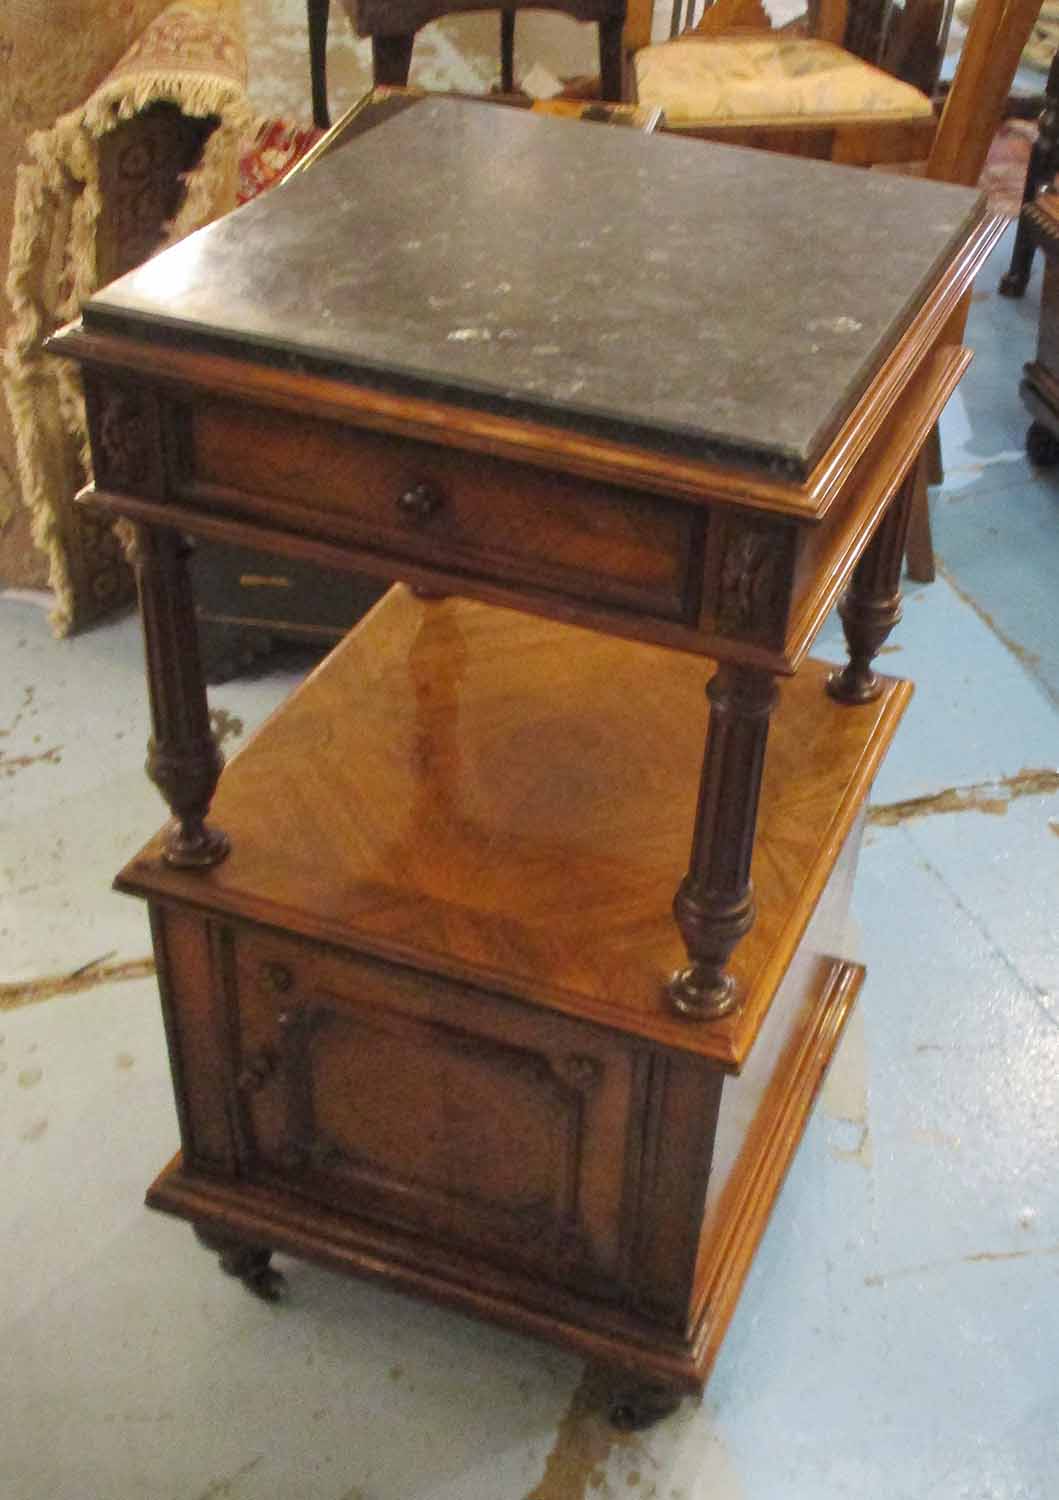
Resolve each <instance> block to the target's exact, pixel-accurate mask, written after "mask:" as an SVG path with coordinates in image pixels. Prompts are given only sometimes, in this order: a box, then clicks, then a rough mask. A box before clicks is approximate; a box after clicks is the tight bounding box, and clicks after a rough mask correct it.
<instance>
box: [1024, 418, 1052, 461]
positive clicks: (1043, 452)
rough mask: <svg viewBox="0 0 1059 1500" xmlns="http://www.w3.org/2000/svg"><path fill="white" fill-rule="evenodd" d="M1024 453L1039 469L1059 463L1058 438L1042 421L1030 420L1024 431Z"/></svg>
mask: <svg viewBox="0 0 1059 1500" xmlns="http://www.w3.org/2000/svg"><path fill="white" fill-rule="evenodd" d="M1026 455H1027V457H1028V458H1029V461H1030V463H1031V464H1036V465H1037V467H1038V468H1039V469H1050V468H1051V467H1052V465H1053V464H1057V463H1059V438H1057V437H1056V436H1055V434H1054V433H1053V432H1051V431H1050V430H1049V429H1048V428H1047V427H1045V425H1044V423H1043V422H1031V423H1030V427H1029V431H1028V432H1027V433H1026Z"/></svg>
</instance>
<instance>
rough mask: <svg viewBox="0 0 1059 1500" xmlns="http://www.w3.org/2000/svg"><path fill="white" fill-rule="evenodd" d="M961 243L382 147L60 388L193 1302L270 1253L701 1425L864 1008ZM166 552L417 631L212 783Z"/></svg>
mask: <svg viewBox="0 0 1059 1500" xmlns="http://www.w3.org/2000/svg"><path fill="white" fill-rule="evenodd" d="M999 228H1000V226H999V224H998V222H997V221H995V220H993V219H991V218H990V217H989V216H988V215H987V213H986V211H985V208H984V204H983V202H982V200H981V199H980V198H979V197H978V196H977V195H976V194H975V193H973V192H969V191H967V190H964V189H959V188H951V187H947V186H939V185H937V184H931V183H924V182H919V181H915V180H912V179H906V178H900V177H889V176H883V175H881V174H875V173H860V172H856V171H853V170H844V169H841V168H836V167H832V166H830V165H821V164H818V163H813V162H804V161H797V160H793V159H790V158H785V157H778V156H769V155H765V154H762V153H757V152H752V151H744V150H739V149H733V148H722V147H712V146H706V145H703V144H702V143H698V142H694V143H687V142H681V141H677V140H674V139H671V138H667V137H648V136H641V135H639V134H637V133H635V132H631V131H630V132H624V131H608V130H592V129H590V128H588V127H583V128H578V129H572V128H570V127H569V126H567V125H565V124H562V123H559V122H553V121H550V120H548V119H542V118H534V117H532V116H529V115H526V114H523V113H521V112H517V111H507V110H497V109H491V108H489V107H487V106H483V105H479V104H475V103H473V102H462V101H455V100H446V99H423V100H419V101H416V100H408V101H405V103H404V104H403V106H402V107H401V108H398V109H395V110H393V109H392V110H390V111H389V112H388V117H387V118H386V119H385V121H384V122H383V123H381V124H379V125H377V127H376V128H373V129H370V130H367V131H366V132H364V133H362V134H361V135H359V136H358V138H357V139H356V140H355V141H351V142H350V143H349V144H348V145H347V146H345V147H344V148H343V149H342V150H336V151H334V152H332V153H331V155H329V156H328V157H326V158H325V159H324V160H322V161H320V162H319V163H318V164H317V165H316V166H314V167H313V169H312V171H310V172H307V173H305V174H302V175H301V176H299V177H297V178H296V179H295V180H293V181H291V182H290V183H289V184H288V185H286V186H284V187H282V188H281V189H279V190H277V191H275V192H273V193H272V194H270V195H268V196H267V197H266V198H265V199H263V200H260V201H257V202H255V203H252V204H250V205H248V206H247V207H246V208H244V209H242V210H240V211H239V212H237V213H236V214H233V215H232V216H230V217H229V218H228V219H226V220H224V221H222V222H221V223H219V224H217V225H214V226H211V227H210V228H209V229H207V230H204V231H202V232H201V233H200V234H198V235H196V236H193V237H192V238H191V239H189V240H187V241H185V242H184V243H183V244H182V245H180V246H177V247H176V248H174V249H173V250H171V251H169V252H167V253H165V254H164V255H162V256H159V257H158V258H157V259H156V260H154V261H153V262H151V263H150V264H149V265H147V266H145V267H143V268H141V269H140V270H139V271H137V272H135V273H133V274H132V275H131V276H128V277H125V278H124V279H123V280H121V281H119V282H117V283H115V284H114V285H113V286H112V287H110V288H108V289H107V290H106V291H104V292H102V293H100V294H99V295H98V296H97V297H96V298H94V299H93V300H92V302H90V303H89V305H88V307H87V308H86V310H85V313H84V318H83V321H82V323H81V324H79V325H77V326H75V327H71V328H69V329H67V330H65V331H64V332H63V333H61V334H60V335H58V336H57V337H56V339H55V340H54V341H53V344H54V347H55V348H56V350H57V351H58V352H60V353H63V354H66V355H68V356H70V357H73V358H75V359H77V360H78V361H80V363H81V365H82V367H83V371H84V379H85V387H86V397H87V401H88V410H89V416H90V427H91V433H92V443H93V459H94V468H95V483H94V486H93V487H92V489H91V490H90V491H89V492H87V493H86V495H85V496H84V503H86V504H91V505H94V506H98V507H102V508H103V509H104V510H106V511H108V512H110V513H112V514H115V515H120V516H124V517H126V518H127V519H129V520H132V521H133V522H135V523H136V524H137V527H138V532H139V545H138V562H137V566H138V573H139V579H140V588H141V600H142V610H143V620H144V629H145V636H146V642H147V654H148V671H149V681H150V691H151V706H152V718H153V726H154V734H153V739H152V742H151V748H150V753H149V770H150V774H151V775H152V776H153V777H154V779H155V781H156V782H157V784H158V785H159V787H160V789H161V790H162V792H163V794H164V796H165V797H166V799H167V801H168V803H169V806H170V809H171V811H172V814H173V820H172V822H171V823H170V824H169V825H168V827H167V828H166V829H164V830H163V831H162V832H161V833H160V834H159V835H158V837H157V838H155V839H154V840H153V841H152V842H151V843H149V844H148V845H147V847H146V848H145V850H144V851H143V852H142V853H141V854H140V855H138V856H137V857H136V858H134V859H133V860H132V861H131V862H130V864H129V865H128V866H127V867H126V869H125V870H124V871H123V872H122V874H121V876H120V877H119V885H120V887H121V888H122V889H125V890H128V891H130V892H133V893H135V894H138V895H140V896H143V897H145V898H146V899H147V900H148V902H149V905H150V908H151V913H152V922H153V924H154V931H155V941H156V951H157V955H158V960H159V974H160V987H161V991H162V1000H163V1007H164V1010H165V1014H166V1017H167V1025H168V1028H169V1039H170V1047H171V1052H172V1063H173V1074H174V1081H175V1087H176V1092H177V1098H178V1104H179V1109H180V1118H181V1133H182V1151H181V1154H180V1156H178V1157H177V1158H176V1159H175V1160H174V1162H173V1163H171V1164H170V1166H169V1167H168V1168H167V1169H166V1170H165V1171H164V1172H163V1174H162V1176H161V1177H160V1178H159V1179H158V1181H157V1182H156V1183H155V1185H154V1186H153V1187H152V1189H151V1192H150V1195H149V1201H150V1202H151V1203H153V1204H154V1205H155V1206H157V1207H160V1208H163V1209H165V1210H167V1211H170V1212H173V1213H176V1214H178V1215H180V1216H182V1217H184V1218H187V1219H189V1220H191V1221H192V1222H193V1223H194V1224H195V1225H196V1226H197V1228H198V1230H199V1232H200V1234H201V1236H202V1237H203V1238H205V1239H206V1241H207V1242H208V1243H210V1244H212V1245H214V1246H215V1247H216V1248H218V1249H219V1250H220V1251H221V1252H222V1257H223V1259H224V1263H225V1265H226V1266H227V1268H228V1269H229V1270H233V1271H235V1272H237V1273H238V1274H240V1275H242V1276H243V1277H244V1279H245V1280H247V1281H248V1283H249V1284H251V1285H253V1286H255V1287H256V1288H257V1289H258V1290H263V1291H266V1292H268V1291H271V1290H272V1289H274V1285H275V1283H274V1278H273V1275H272V1273H271V1270H270V1268H269V1264H268V1262H269V1255H270V1253H271V1251H272V1250H273V1249H276V1248H278V1249H283V1250H287V1251H291V1252H294V1253H296V1254H300V1255H304V1256H308V1257H310V1258H314V1259H317V1260H319V1261H321V1262H323V1263H325V1264H328V1265H331V1266H335V1267H337V1268H338V1269H341V1270H344V1271H348V1272H351V1273H353V1274H357V1275H368V1276H374V1277H379V1278H381V1279H383V1280H385V1281H387V1282H389V1283H391V1284H394V1285H397V1286H399V1287H403V1288H405V1289H407V1290H410V1291H413V1292H416V1293H418V1294H421V1295H425V1296H430V1297H433V1298H436V1299H439V1300H441V1301H444V1302H448V1303H451V1304H453V1305H456V1306H459V1307H463V1308H465V1309H467V1310H469V1311H471V1312H474V1313H476V1314H478V1315H481V1316H485V1317H489V1318H494V1319H498V1320H500V1321H504V1322H508V1323H511V1324H513V1325H515V1326H517V1327H520V1328H523V1329H526V1330H528V1331H531V1332H534V1333H537V1334H539V1335H541V1336H544V1337H549V1338H554V1339H557V1340H559V1341H561V1342H564V1343H566V1344H568V1345H571V1346H572V1347H574V1348H576V1349H579V1350H581V1351H583V1352H585V1353H586V1354H587V1355H589V1356H591V1357H592V1358H594V1359H597V1360H599V1361H601V1362H602V1363H604V1364H607V1365H611V1366H614V1367H615V1368H617V1369H620V1370H623V1371H625V1372H626V1373H627V1374H628V1375H629V1376H630V1378H631V1380H632V1382H633V1383H632V1385H631V1386H628V1387H626V1388H624V1390H623V1392H622V1393H621V1394H620V1395H619V1396H618V1397H617V1398H616V1404H615V1414H616V1416H617V1417H618V1418H619V1419H621V1420H631V1421H637V1420H641V1419H646V1418H647V1417H649V1416H650V1415H652V1414H656V1413H657V1412H659V1411H660V1410H663V1409H665V1408H666V1406H667V1405H668V1404H670V1403H671V1402H672V1400H673V1399H675V1398H676V1396H677V1395H678V1394H679V1393H680V1392H683V1391H688V1390H699V1389H701V1387H702V1383H703V1381H704V1379H705V1376H706V1373H707V1371H708V1369H709V1366H710V1364H711V1362H712V1360H713V1358H714V1356H715V1354H716V1351H717V1348H718V1347H719V1344H720V1340H721V1338H722V1337H723V1333H724V1329H725V1327H726V1325H727V1321H728V1319H729V1317H730V1315H731V1311H732V1309H733V1307H734V1305H735V1299H736V1297H737V1296H738V1292H739V1288H740V1286H741V1285H742V1281H743V1278H744V1276H745V1273H746V1270H747V1267H748V1265H749V1262H750V1258H751V1256H752V1254H753V1250H754V1248H755V1246H756V1244H757V1243H758V1241H759V1239H760V1236H761V1234H762V1233H763V1231H764V1227H765V1223H766V1221H767V1217H768V1213H769V1210H770V1208H771V1205H772V1203H773V1201H774V1199H775V1196H776V1193H777V1192H778V1190H779V1186H780V1184H781V1182H782V1178H783V1175H784V1172H785V1170H786V1166H787V1164H788V1162H789V1160H790V1158H791V1155H792V1153H793V1151H794V1149H795V1147H796V1144H797V1141H798V1139H799V1138H800V1135H801V1132H802V1129H803V1127H804V1123H805V1120H806V1118H807V1116H808V1112H809V1109H810V1107H811V1103H812V1099H813V1097H814V1094H815V1091H816V1089H817V1087H818V1085H819V1082H820V1078H821V1076H822V1074H823V1071H824V1069H825V1068H826V1065H827V1062H828V1060H829V1058H830V1056H831V1054H832V1051H833V1048H834V1046H835V1044H836V1041H837V1038H838V1036H839V1035H840V1033H841V1027H842V1023H843V1021H844V1019H845V1016H846V1014H847V1013H848V1010H849V1007H850V1005H851V1004H852V1002H853V999H854V997H855V995H856V992H857V989H858V987H859V984H860V979H861V976H862V972H863V971H862V970H861V969H860V967H859V966H858V965H857V964H855V963H853V962H851V961H849V960H848V959H847V958H845V957H843V954H842V951H841V932H842V929H843V922H844V914H845V909H846V905H847V903H848V896H849V889H850V884H851V881H852V875H853V869H854V866H855V862H856V852H857V841H858V837H859V827H860V824H861V821H862V814H863V808H864V804H865V801H866V798H867V796H868V792H869V789H870V785H871V780H872V777H873V775H874V773H875V770H876V769H877V767H878V765H879V763H880V761H881V759H882V757H883V755H884V754H885V751H886V747H887V745H888V743H889V740H890V738H891V736H892V734H893V732H894V729H895V728H896V724H897V722H898V720H899V718H900V716H901V712H902V711H903V707H904V704H905V702H906V701H907V697H908V693H909V691H910V689H909V687H908V685H907V684H903V683H900V682H895V681H892V680H888V679H884V678H881V677H878V676H876V674H875V673H874V671H873V668H872V659H873V657H874V655H875V653H876V652H877V651H878V649H879V647H880V645H881V644H882V642H883V641H884V640H885V638H886V635H887V633H888V632H889V630H890V629H891V628H892V626H893V624H894V623H895V622H896V620H897V618H898V616H899V612H900V598H899V589H898V579H899V571H900V564H901V555H902V550H903V542H904V535H905V527H906V525H907V519H908V501H909V496H910V479H909V476H910V474H911V472H912V468H913V465H914V462H915V460H916V457H917V455H918V453H919V450H920V447H921V445H922V443H923V441H924V438H925V436H926V434H927V433H928V432H929V430H930V428H931V427H932V425H933V423H934V421H935V420H936V418H937V416H938V414H939V412H940V410H941V409H942V407H943V406H944V404H945V401H946V400H947V399H948V396H949V395H950V393H951V392H952V390H953V389H954V387H955V385H956V383H957V382H958V380H959V378H960V375H961V373H962V371H963V369H964V368H965V365H966V362H967V359H968V358H969V355H968V354H967V352H966V351H965V350H963V349H962V348H960V347H959V345H958V342H954V339H953V333H952V330H953V329H954V328H957V327H959V316H960V307H961V302H962V299H963V297H964V294H965V293H966V291H967V289H968V287H969V286H970V284H971V281H972V279H973V276H974V274H975V272H976V270H977V269H978V267H979V266H980V264H981V263H982V261H983V259H984V258H985V256H986V254H987V253H988V251H989V249H990V248H991V247H992V245H993V244H994V243H995V241H996V238H997V236H998V233H999ZM880 247H882V251H883V253H880ZM689 267H694V268H695V269H694V272H693V273H691V272H689V269H688V268H689ZM187 535H192V536H204V537H214V538H218V539H221V540H225V541H235V542H239V543H246V544H252V545H254V546H260V547H263V548H266V549H271V550H273V551H275V552H276V553H278V554H280V555H285V556H291V557H299V558H303V559H308V560H310V561H315V562H318V563H322V564H323V563H326V564H329V565H333V566H338V567H345V568H349V569H354V568H355V569H357V570H359V571H362V572H367V573H374V574H376V575H377V576H380V577H383V578H388V577H401V578H403V579H405V580H406V581H407V583H408V584H411V585H414V586H418V587H419V588H421V589H423V590H426V591H429V592H431V593H433V594H435V595H437V594H440V595H442V596H444V597H441V598H437V597H435V598H425V599H417V598H415V597H414V596H413V595H412V594H411V593H410V592H409V590H408V589H407V588H405V587H400V588H398V589H396V590H394V591H393V592H391V593H390V594H389V595H388V596H387V597H386V599H385V600H384V601H383V602H382V603H381V604H380V605H379V606H378V607H377V608H376V610H375V611H374V612H373V613H372V614H371V615H370V616H369V617H368V618H367V619H366V620H365V621H364V622H363V623H362V624H361V625H360V626H358V627H357V629H356V630H355V631H354V632H353V633H352V634H351V635H350V636H349V637H348V638H347V640H346V641H345V642H344V643H343V644H342V645H341V646H340V647H339V648H337V650H336V652H335V653H334V654H333V656H332V657H331V658H330V659H329V660H328V662H327V663H326V664H325V666H324V667H323V668H322V669H321V670H320V671H319V672H318V673H316V674H315V675H314V676H313V677H312V678H311V679H310V680H309V681H308V683H307V684H306V685H305V686H304V687H303V688H302V689H301V690H300V691H299V692H298V693H297V694H296V695H295V696H294V698H293V699H292V700H291V701H290V703H289V704H288V705H287V706H286V708H284V709H283V710H282V711H280V712H279V713H278V714H277V715H276V716H274V718H273V719H272V720H271V721H270V722H269V723H268V724H267V725H266V726H265V727H264V729H263V730H262V731H261V732H260V733H259V734H258V735H257V736H256V737H255V739H254V740H253V741H252V742H251V744H250V745H249V746H248V747H247V748H246V749H245V750H244V751H243V752H242V753H241V754H240V755H239V756H238V757H237V759H236V760H235V761H234V762H233V764H232V765H231V766H230V767H229V768H228V769H227V770H226V771H225V773H224V775H223V777H221V776H220V772H221V757H220V755H219V753H218V752H217V750H216V747H215V745H214V743H213V740H212V737H211V735H210V732H209V724H208V713H207V706H206V697H205V692H204V689H203V687H202V683H201V674H200V672H199V667H198V660H197V653H196V647H195V634H194V624H193V619H192V612H191V601H190V594H189V590H188V585H187V574H186V562H185V552H186V543H185V537H186V536H187ZM840 598H841V599H842V601H843V602H842V611H843V619H844V622H845V627H846V632H847V636H848V641H849V651H850V656H849V661H848V662H847V663H846V664H845V666H844V667H840V668H837V669H835V670H833V671H832V670H829V669H827V668H825V667H823V666H820V665H817V664H814V663H811V662H807V661H806V658H807V654H808V651H809V648H810V646H811V643H812V641H813V638H814V636H815V635H816V633H817V631H818V629H819V627H820V625H821V624H822V622H823V620H824V618H825V617H826V615H827V613H828V612H829V610H830V609H831V607H832V605H833V604H834V603H835V602H836V601H837V600H839V599H840ZM795 674H797V675H795ZM778 681H782V683H783V686H782V689H781V690H779V691H778V690H777V682H778ZM704 687H705V688H706V692H707V695H708V702H709V710H708V716H707V714H706V712H705V706H704V704H703V701H702V697H701V693H702V689H703V688H704ZM777 701H778V707H777ZM770 723H771V726H772V727H771V729H770ZM704 745H705V748H703V746H704ZM218 780H219V785H218ZM211 804H212V807H211ZM674 892H675V895H674ZM738 1075H741V1076H738Z"/></svg>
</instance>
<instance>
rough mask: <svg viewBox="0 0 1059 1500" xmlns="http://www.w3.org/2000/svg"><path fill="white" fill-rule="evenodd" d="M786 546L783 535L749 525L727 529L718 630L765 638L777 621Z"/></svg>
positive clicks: (731, 524) (721, 572) (718, 611)
mask: <svg viewBox="0 0 1059 1500" xmlns="http://www.w3.org/2000/svg"><path fill="white" fill-rule="evenodd" d="M786 553H787V545H786V538H785V536H784V535H783V533H777V532H776V531H774V530H772V529H766V528H763V527H760V526H752V525H750V524H749V523H746V522H730V523H729V524H728V525H726V527H725V530H724V541H723V546H722V551H721V568H720V577H719V580H718V590H717V627H718V629H719V630H722V631H724V632H725V633H726V634H731V635H764V634H767V633H768V632H769V630H770V629H771V628H772V626H773V624H774V621H775V613H776V602H777V598H778V595H779V590H780V586H781V584H782V582H783V565H784V563H785V561H786Z"/></svg>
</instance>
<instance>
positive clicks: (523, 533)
mask: <svg viewBox="0 0 1059 1500" xmlns="http://www.w3.org/2000/svg"><path fill="white" fill-rule="evenodd" d="M187 420H188V421H189V423H190V429H189V435H190V440H189V441H187V442H185V443H182V444H180V447H181V450H182V451H183V453H185V454H186V455H188V457H187V459H186V461H187V462H189V463H190V472H189V473H187V474H185V475H183V476H179V477H178V480H177V488H178V490H181V489H183V491H184V493H185V498H188V499H190V500H191V501H192V503H194V504H198V505H200V506H204V507H210V506H217V505H219V506H222V507H223V508H224V509H225V510H227V511H228V512H230V513H235V514H247V515H256V516H263V515H264V516H270V517H272V518H274V519H275V521H276V522H277V524H280V525H286V526H287V527H288V528H293V529H297V530H299V531H302V532H309V533H312V534H315V535H317V536H320V537H323V538H325V539H328V540H338V541H346V542H350V543H352V544H354V545H361V546H365V547H368V548H370V549H371V550H372V551H373V552H376V553H379V552H381V553H384V554H389V555H392V556H393V557H394V558H395V560H397V559H400V558H402V557H404V558H407V559H410V560H414V561H419V562H423V563H427V564H430V565H433V566H435V567H439V568H444V569H446V570H451V571H455V572H457V573H464V574H466V575H470V576H474V577H479V578H488V579H497V580H500V581H503V580H506V579H510V580H515V581H518V582H520V583H522V584H524V585H527V586H529V587H535V588H540V589H545V590H550V591H553V592H557V593H562V594H569V595H571V596H574V597H577V598H581V599H586V600H590V601H598V602H601V603H606V604H611V605H619V606H623V607H625V608H630V609H635V610H638V611H641V612H647V613H651V614H656V615H660V616H662V617H664V618H667V619H679V620H686V621H688V622H689V623H691V622H693V621H694V619H695V617H696V611H697V607H698V594H699V590H700V587H701V573H702V548H703V540H702V538H703V535H704V526H705V515H704V512H703V511H701V510H699V509H696V508H694V507H690V506H682V505H679V504H676V503H672V502H669V501H666V500H660V499H659V500H655V499H652V498H650V497H646V496H643V495H640V494H637V493H635V492H633V491H626V490H622V489H618V488H616V487H614V486H612V485H605V484H600V483H597V482H595V481H592V480H582V479H577V478H574V477H571V476H568V475H561V474H553V473H550V472H549V471H548V470H547V469H544V468H534V467H532V466H530V465H525V464H517V463H511V462H509V461H508V460H505V459H499V458H490V457H488V456H486V455H480V454H468V453H464V452H460V451H457V450H454V449H449V448H444V447H440V446H436V445H434V444H431V443H420V442H414V441H411V440H407V441H406V440H397V439H395V438H389V437H385V436H380V435H378V434H374V433H369V432H362V431H359V430H357V429H352V428H348V427H344V426H342V425H341V424H339V423H337V422H332V421H326V420H322V419H319V418H314V417H307V416H303V415H298V414H294V413H291V412H277V411H271V410H262V409H254V408H249V409H247V408H245V407H243V406H241V405H240V404H238V403H235V402H229V401H211V402H209V403H202V404H201V405H196V406H195V407H194V408H193V410H192V411H191V413H190V415H189V417H188V419H187ZM189 488H190V492H189ZM696 580H698V582H696Z"/></svg>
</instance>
